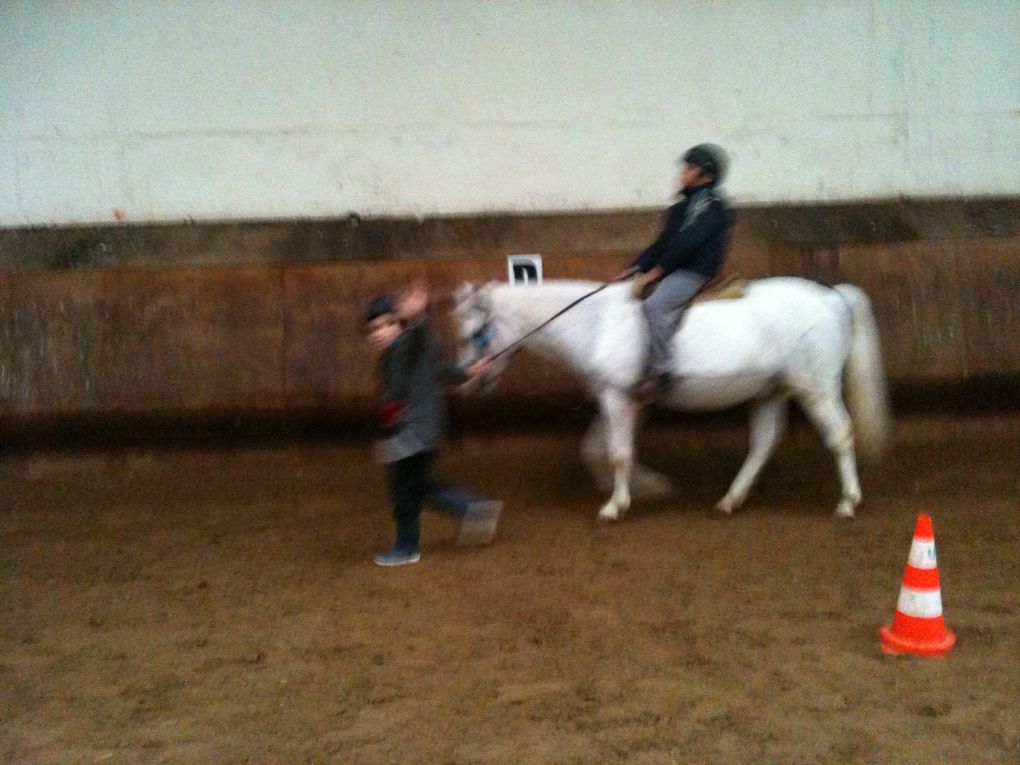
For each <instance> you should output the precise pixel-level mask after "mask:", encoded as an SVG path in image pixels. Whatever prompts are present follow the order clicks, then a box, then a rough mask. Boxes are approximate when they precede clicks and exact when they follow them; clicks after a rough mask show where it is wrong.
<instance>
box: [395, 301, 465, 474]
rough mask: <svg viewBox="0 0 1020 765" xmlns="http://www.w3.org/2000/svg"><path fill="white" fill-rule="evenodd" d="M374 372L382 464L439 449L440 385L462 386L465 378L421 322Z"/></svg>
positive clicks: (443, 425) (443, 419)
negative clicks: (377, 395) (376, 375)
mask: <svg viewBox="0 0 1020 765" xmlns="http://www.w3.org/2000/svg"><path fill="white" fill-rule="evenodd" d="M378 373H379V401H380V409H379V438H378V441H377V443H376V449H377V454H378V456H379V459H380V461H382V462H396V461H398V460H402V459H405V458H407V457H411V456H413V455H415V454H419V453H420V452H433V451H435V450H436V449H438V448H439V444H440V442H441V441H442V439H443V434H444V433H445V431H446V405H445V403H444V401H443V391H442V383H461V382H464V381H466V380H467V379H468V375H467V373H466V372H465V371H464V370H463V369H461V368H460V367H458V366H456V365H455V364H452V363H450V362H448V361H446V360H445V359H443V358H442V356H441V354H440V353H439V349H438V348H437V347H436V344H435V342H434V341H433V339H432V336H431V333H430V331H429V327H428V323H427V322H426V321H425V320H424V319H421V320H419V321H417V322H415V323H414V324H411V325H410V326H408V327H407V329H405V330H404V331H403V332H401V333H400V335H399V336H398V337H397V339H396V340H394V341H393V343H392V344H391V345H390V346H389V347H388V348H387V349H386V350H385V351H383V353H382V356H381V357H380V358H379V368H378Z"/></svg>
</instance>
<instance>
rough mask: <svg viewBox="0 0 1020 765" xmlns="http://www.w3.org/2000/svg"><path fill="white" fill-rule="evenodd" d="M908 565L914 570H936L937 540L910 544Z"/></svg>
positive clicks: (918, 540)
mask: <svg viewBox="0 0 1020 765" xmlns="http://www.w3.org/2000/svg"><path fill="white" fill-rule="evenodd" d="M907 564H908V565H911V566H913V567H914V568H935V567H936V565H937V564H936V563H935V540H934V539H918V538H917V537H914V541H913V542H911V543H910V555H908V556H907Z"/></svg>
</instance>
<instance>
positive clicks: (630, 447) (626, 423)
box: [599, 390, 639, 521]
mask: <svg viewBox="0 0 1020 765" xmlns="http://www.w3.org/2000/svg"><path fill="white" fill-rule="evenodd" d="M599 407H600V408H601V410H602V416H603V417H604V418H605V421H606V424H607V426H608V429H609V437H608V445H609V463H610V465H611V466H612V469H613V495H612V496H611V497H610V498H609V501H608V502H606V504H604V505H603V506H602V509H601V510H599V518H600V519H602V520H604V521H615V520H618V519H619V518H621V517H622V516H623V514H624V513H626V512H627V510H628V509H629V508H630V475H631V468H632V467H633V464H634V431H635V429H636V427H637V418H638V409H639V407H638V405H637V404H636V403H634V401H632V400H631V399H630V398H629V397H628V396H626V395H624V394H623V393H620V392H617V391H615V390H608V391H605V392H604V393H602V394H601V395H600V396H599Z"/></svg>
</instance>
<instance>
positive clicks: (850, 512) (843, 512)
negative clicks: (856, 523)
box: [835, 502, 854, 518]
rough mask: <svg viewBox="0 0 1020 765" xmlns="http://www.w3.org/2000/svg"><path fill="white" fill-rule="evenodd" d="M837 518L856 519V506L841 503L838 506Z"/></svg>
mask: <svg viewBox="0 0 1020 765" xmlns="http://www.w3.org/2000/svg"><path fill="white" fill-rule="evenodd" d="M835 515H836V517H837V518H853V517H854V506H853V505H852V504H850V503H849V502H840V503H839V504H838V505H836V513H835Z"/></svg>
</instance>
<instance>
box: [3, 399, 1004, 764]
mask: <svg viewBox="0 0 1020 765" xmlns="http://www.w3.org/2000/svg"><path fill="white" fill-rule="evenodd" d="M1018 435H1020V420H1018V418H1016V417H1013V418H1012V419H1011V418H1004V417H1001V416H1000V417H997V418H989V417H977V416H972V417H962V416H959V417H956V418H952V419H941V420H939V421H933V420H926V419H920V418H916V417H915V418H912V419H909V420H902V419H901V420H900V421H899V423H898V425H897V436H896V444H895V448H894V451H893V453H892V455H891V457H890V459H889V460H888V461H887V462H886V463H885V464H884V466H882V467H880V468H868V469H865V470H864V471H863V476H862V477H863V485H864V492H865V504H864V505H863V506H862V507H861V509H860V511H859V514H858V517H857V519H856V520H853V521H838V520H836V519H834V518H833V517H832V515H831V513H832V510H833V509H834V507H835V503H836V498H837V488H836V479H835V473H834V469H833V467H832V465H831V463H830V462H829V461H828V458H827V456H826V455H825V454H824V453H823V452H821V451H820V449H819V444H818V442H817V440H816V439H815V437H814V436H813V434H811V433H810V432H808V431H807V430H804V429H799V428H798V429H797V430H795V432H793V433H792V434H791V436H790V437H789V438H788V440H787V441H786V443H785V444H784V446H783V447H782V448H781V450H780V453H779V454H778V455H777V457H776V459H775V460H774V461H773V462H772V464H771V465H770V466H769V468H767V470H766V473H765V475H764V476H763V478H762V481H761V483H760V485H759V486H758V488H757V490H756V491H755V492H754V493H753V495H752V498H751V502H750V504H749V506H748V507H747V508H746V509H745V510H743V511H741V512H740V513H739V514H737V515H735V516H734V517H732V518H719V517H715V516H714V515H713V514H711V513H710V512H708V508H710V507H711V505H712V504H713V503H714V502H715V501H716V500H717V499H718V498H719V497H720V496H721V495H722V493H723V492H724V490H725V488H726V486H727V484H728V482H729V480H730V479H731V478H732V476H733V474H734V473H735V470H736V468H737V465H738V463H739V460H740V459H741V457H742V447H743V440H744V431H743V429H742V428H735V427H732V426H730V425H729V424H726V425H718V426H706V427H701V428H698V429H695V430H692V431H688V432H682V431H678V430H677V429H676V428H668V427H664V426H659V427H656V428H655V429H653V430H651V431H649V432H647V433H646V434H645V435H644V437H643V439H642V451H643V453H644V456H645V459H646V461H647V462H648V463H649V464H651V465H652V466H654V467H657V468H660V469H663V470H664V471H666V472H668V473H670V475H672V476H674V477H675V478H677V479H678V483H679V484H680V486H679V489H680V490H679V492H678V494H677V495H676V496H675V497H674V498H673V499H671V500H669V501H659V502H655V503H652V504H646V505H642V506H637V507H635V508H634V509H633V510H632V511H631V513H630V514H629V515H628V516H627V517H626V519H625V520H624V521H623V522H622V523H620V524H617V525H612V526H605V525H600V524H598V523H597V522H596V520H595V515H596V510H597V508H598V506H599V504H600V501H601V499H602V498H601V496H600V495H599V494H598V493H597V492H596V491H595V490H594V489H593V488H592V487H591V485H590V482H589V480H588V478H587V476H586V474H585V472H584V471H583V468H582V466H581V463H580V460H579V457H578V454H577V448H576V446H577V441H578V439H579V436H580V432H569V433H568V432H557V433H550V432H545V433H542V434H534V433H532V434H528V433H514V434H509V435H503V436H498V435H496V434H475V435H470V436H468V437H467V438H466V439H465V440H464V441H463V443H462V445H461V446H460V448H451V449H448V450H447V451H446V453H445V455H444V457H443V459H442V461H441V466H442V472H443V473H444V474H446V475H448V476H450V477H457V478H459V479H462V480H463V481H464V482H466V483H469V484H471V485H474V486H476V487H479V488H482V489H485V490H487V491H490V492H492V493H494V494H496V495H499V496H500V497H502V498H504V499H505V500H506V504H507V508H506V511H505V514H504V518H503V522H502V524H501V528H500V532H499V535H498V537H497V539H496V541H495V542H494V543H493V545H492V546H490V547H488V548H480V549H462V548H458V547H456V546H455V545H454V543H453V542H454V536H455V532H456V529H455V526H454V523H453V521H452V520H451V519H449V518H448V517H446V516H443V515H436V514H429V515H427V516H426V517H425V518H424V520H423V529H424V539H423V543H424V546H423V557H422V562H421V563H420V564H419V565H417V566H412V567H408V568H404V569H379V568H377V567H375V566H374V565H373V564H372V562H371V554H372V552H373V551H375V550H377V549H381V548H382V547H384V546H385V544H386V543H387V542H388V541H389V538H390V534H391V522H390V519H389V516H388V506H387V503H386V500H385V497H384V493H383V485H382V481H381V476H380V473H379V472H378V471H377V469H376V468H375V467H374V466H373V465H372V464H371V462H370V458H369V451H368V448H367V445H366V443H364V442H360V441H352V442H346V443H345V442H340V441H323V440H320V441H317V442H313V443H308V442H306V443H302V444H299V443H278V444H265V443H262V444H258V445H250V444H249V445H237V444H235V445H232V446H217V447H201V446H190V447H174V448H162V449H160V448H155V447H138V446H135V447H131V448H127V447H121V448H116V449H102V450H101V449H90V450H87V451H82V450H79V451H67V452H48V453H41V452H35V453H32V452H19V453H9V454H5V455H0V491H2V496H3V504H2V507H0V612H2V617H0V761H2V762H4V763H31V764H32V765H44V764H47V763H61V764H63V763H146V764H148V763H199V764H206V763H210V764H216V765H223V764H229V763H259V764H263V763H265V764H267V765H268V764H270V763H281V764H286V765H302V764H305V763H309V764H310V763H440V764H445V763H543V764H545V763H633V764H635V765H637V763H643V764H649V765H650V764H653V763H654V764H658V763H727V764H729V763H783V764H784V765H785V764H787V763H790V764H792V763H805V764H810V765H817V764H819V763H880V764H881V763H899V764H910V763H918V764H921V763H924V764H925V765H930V763H935V762H937V763H965V764H968V765H970V764H974V763H982V764H987V763H1014V764H1015V763H1020V621H1018V616H1017V614H1018V603H1020V599H1018V594H1017V593H1018V582H1020V500H1018V495H1020V492H1018V489H1020V485H1018V484H1020V480H1018V465H1020V439H1018ZM922 511H923V512H927V513H930V514H931V515H932V517H933V519H934V523H935V535H936V545H937V551H938V562H939V567H940V573H941V576H942V597H943V604H944V608H945V615H946V620H947V623H948V625H949V626H950V628H952V629H954V630H955V631H956V632H957V634H958V643H957V647H956V649H955V650H954V651H953V653H952V654H950V655H949V657H948V658H945V659H917V658H906V657H898V658H893V657H886V656H884V655H883V654H882V653H881V652H880V650H879V645H878V640H877V637H876V634H875V630H876V628H877V627H878V626H879V625H881V624H888V623H889V622H890V621H891V619H892V616H893V613H894V610H895V605H896V599H897V595H898V593H899V587H900V584H901V578H902V574H903V567H904V564H905V562H906V555H907V552H908V549H909V546H910V540H911V536H912V532H913V528H914V523H915V521H916V518H917V514H918V512H922Z"/></svg>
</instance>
